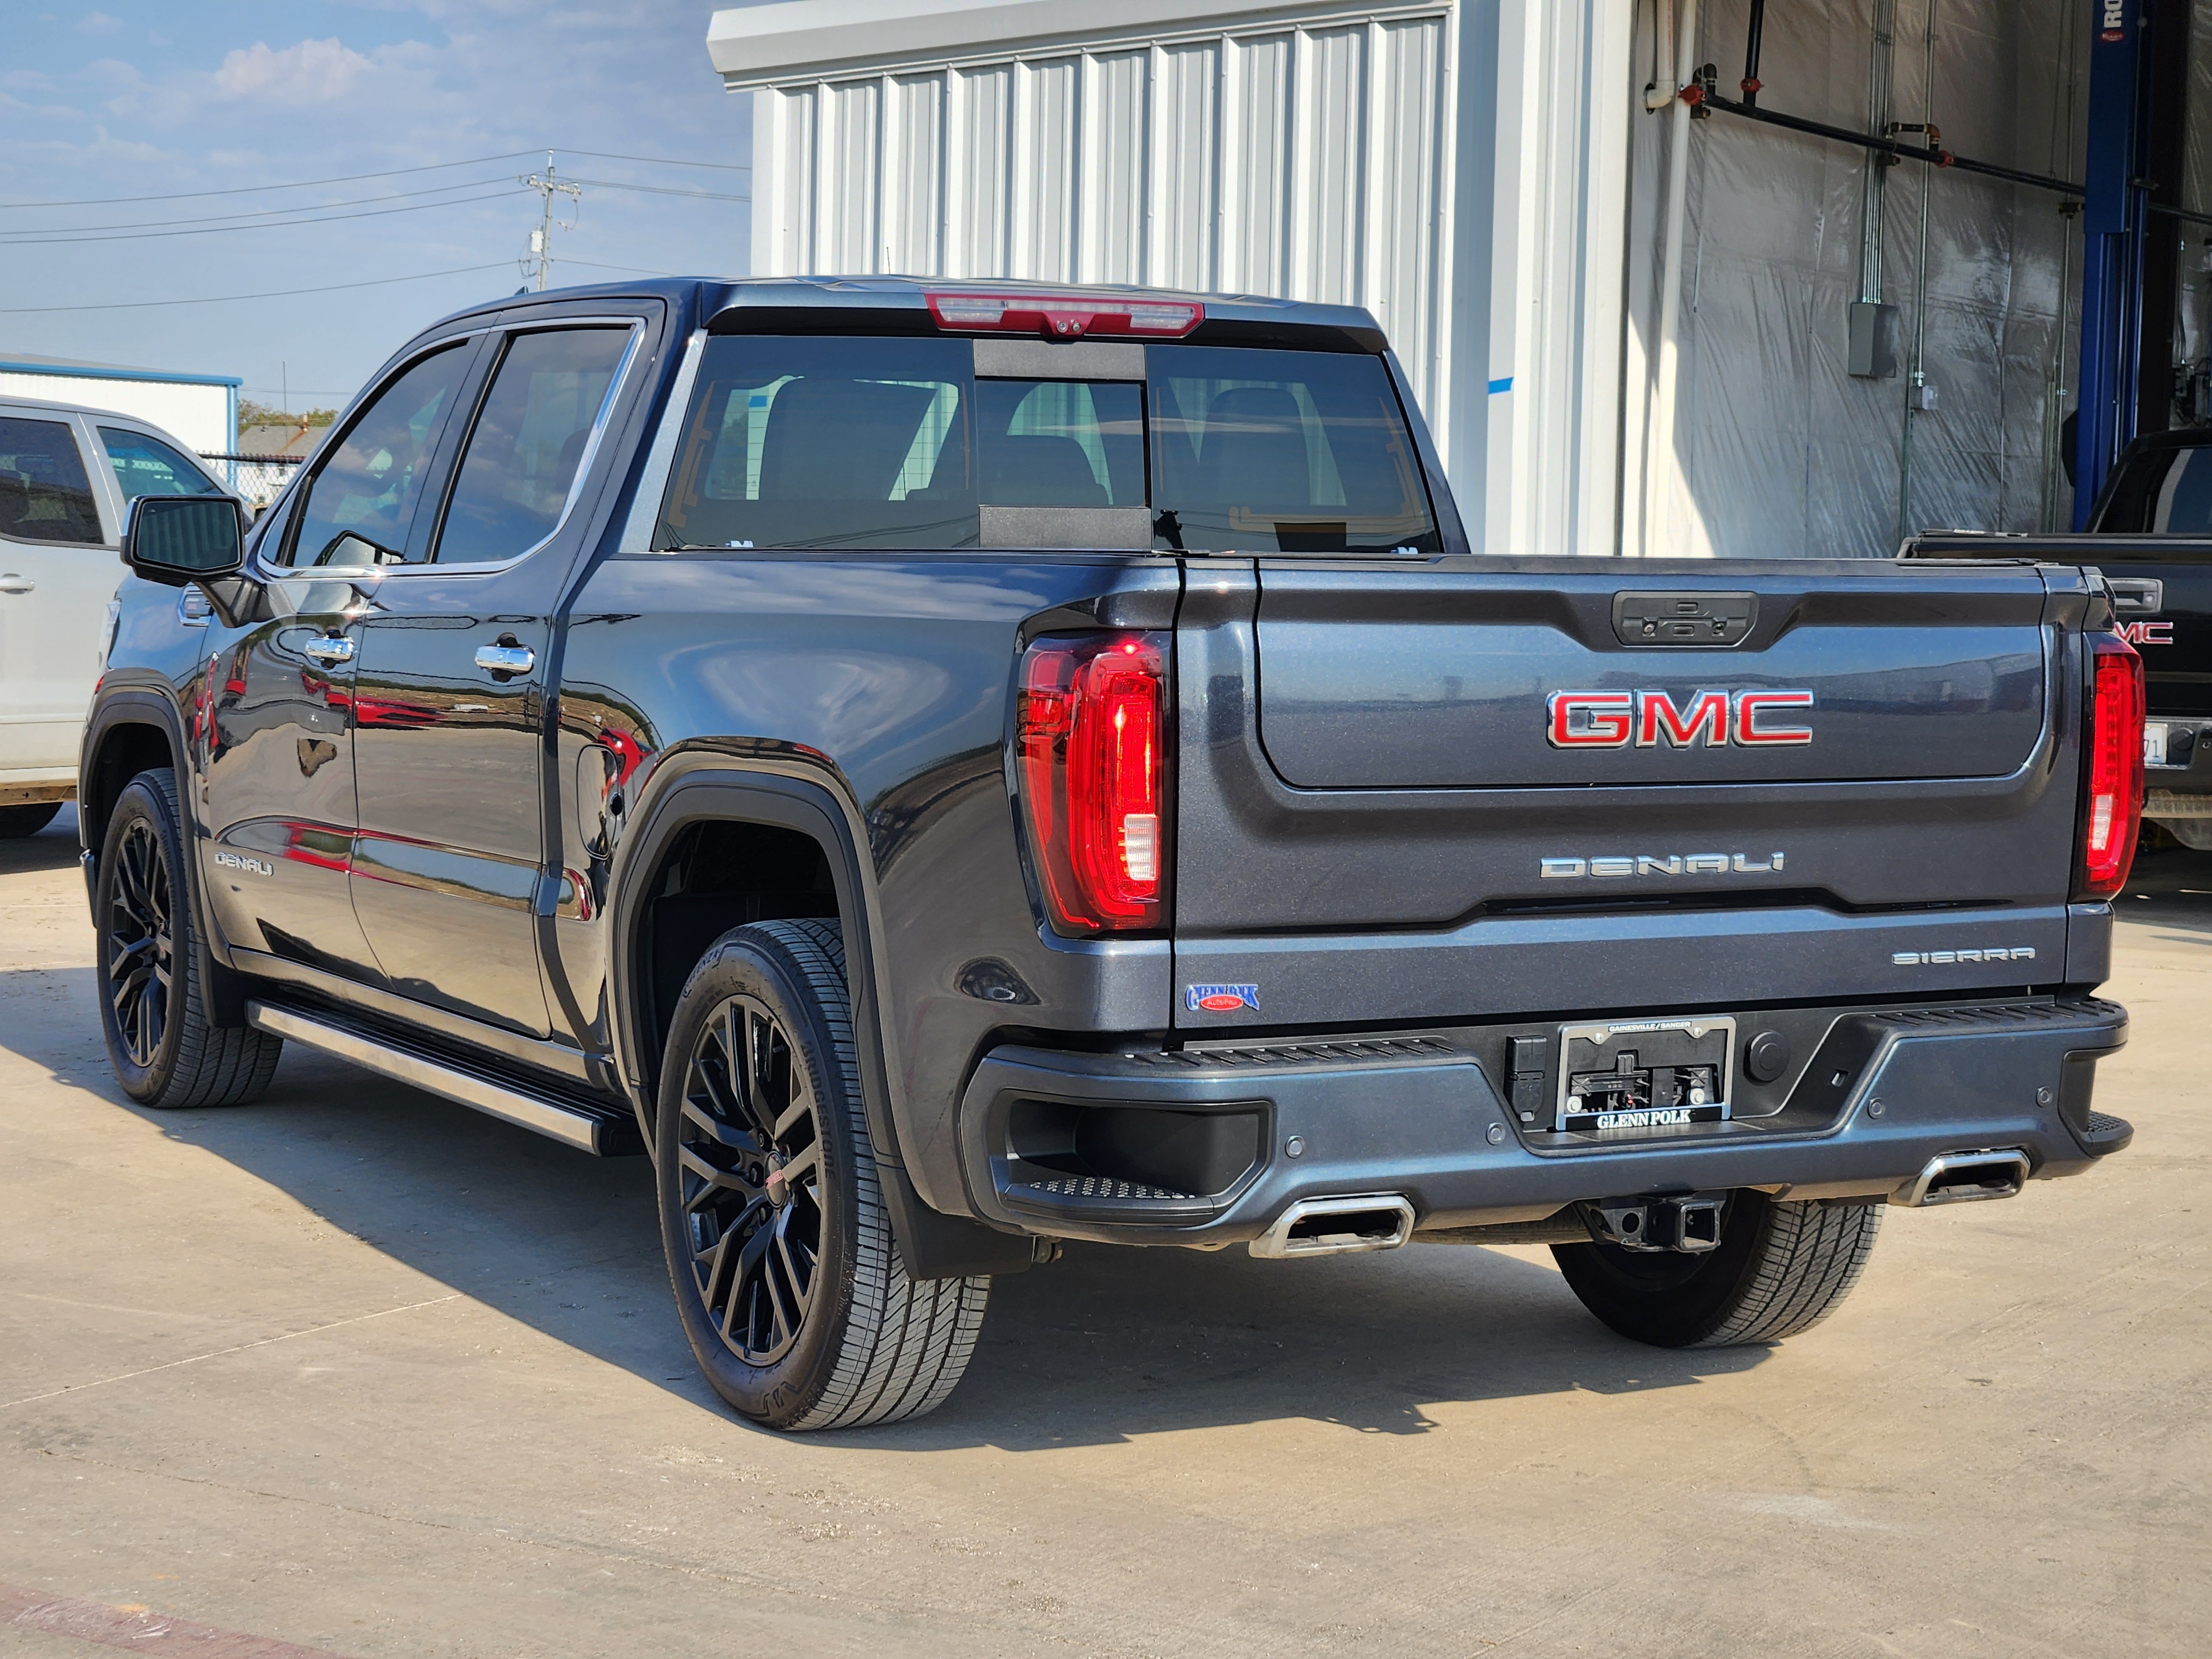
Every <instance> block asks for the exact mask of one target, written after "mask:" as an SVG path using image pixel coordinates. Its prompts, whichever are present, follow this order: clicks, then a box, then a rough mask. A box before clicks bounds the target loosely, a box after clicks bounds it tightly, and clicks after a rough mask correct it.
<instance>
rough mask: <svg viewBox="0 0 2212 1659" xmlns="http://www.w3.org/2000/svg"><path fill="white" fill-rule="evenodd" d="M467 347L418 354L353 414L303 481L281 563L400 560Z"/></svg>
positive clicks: (468, 357) (463, 366)
mask: <svg viewBox="0 0 2212 1659" xmlns="http://www.w3.org/2000/svg"><path fill="white" fill-rule="evenodd" d="M474 345H475V343H474V342H473V341H469V342H465V343H458V344H454V345H450V346H447V347H446V348H445V349H442V350H439V351H434V352H432V353H431V354H430V355H429V356H427V357H424V358H422V359H421V360H419V361H418V362H416V363H415V364H414V366H413V367H412V368H409V369H408V370H407V371H406V372H405V373H404V374H401V375H400V376H399V378H398V379H397V380H393V381H392V382H390V383H389V384H388V385H387V386H386V387H385V388H384V390H383V391H382V392H379V393H378V394H377V396H376V398H375V399H374V401H373V402H372V403H370V404H369V405H368V408H367V409H365V410H362V413H361V414H360V415H359V416H357V417H356V419H355V421H354V423H353V425H352V426H351V427H350V428H348V429H347V431H346V435H345V436H344V438H343V439H342V440H341V441H339V443H338V445H337V448H336V449H335V450H334V451H332V452H331V457H330V459H328V460H327V461H325V462H324V463H323V465H321V466H320V467H319V469H318V470H317V471H316V473H315V476H314V477H313V480H312V481H311V482H310V483H308V486H307V503H306V505H305V506H304V507H302V508H301V512H300V516H299V527H298V529H297V530H296V531H295V532H294V533H293V538H292V544H291V546H290V547H289V549H288V550H286V555H285V559H284V562H286V563H287V564H299V565H362V564H397V563H398V562H400V561H401V559H402V558H403V557H404V550H405V548H406V546H407V534H408V532H409V530H410V528H411V527H412V526H413V525H414V522H415V509H416V507H417V506H419V505H420V504H421V501H422V486H423V484H424V483H425V482H426V481H427V475H428V471H429V466H430V459H431V457H432V455H433V453H435V451H436V449H437V447H438V435H439V434H440V433H441V432H443V431H444V430H445V428H446V420H447V416H450V415H451V414H452V413H453V398H454V397H455V396H456V395H457V394H458V393H459V391H460V386H461V377H462V376H463V375H464V374H465V373H467V370H468V367H469V362H470V360H471V357H472V356H474V355H475V353H474Z"/></svg>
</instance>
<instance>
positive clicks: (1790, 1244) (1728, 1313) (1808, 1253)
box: [1552, 1189, 1882, 1348]
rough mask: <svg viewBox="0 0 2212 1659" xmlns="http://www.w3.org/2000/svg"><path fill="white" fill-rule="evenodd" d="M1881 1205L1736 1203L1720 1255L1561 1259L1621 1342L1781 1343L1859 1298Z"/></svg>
mask: <svg viewBox="0 0 2212 1659" xmlns="http://www.w3.org/2000/svg"><path fill="white" fill-rule="evenodd" d="M1881 1211H1882V1206H1881V1205H1880V1204H1864V1203H1845V1202H1838V1201H1832V1200H1830V1201H1823V1200H1814V1201H1812V1202H1810V1203H1802V1204H1789V1203H1782V1202H1778V1201H1777V1200H1773V1199H1771V1198H1769V1197H1767V1196H1766V1194H1764V1193H1759V1192H1752V1191H1750V1190H1748V1189H1747V1190H1743V1191H1739V1192H1737V1193H1735V1194H1732V1195H1731V1196H1730V1198H1729V1206H1728V1210H1727V1212H1726V1214H1725V1215H1724V1216H1723V1218H1722V1224H1721V1243H1720V1248H1719V1249H1716V1250H1712V1251H1711V1252H1709V1253H1707V1254H1705V1255H1680V1254H1677V1253H1674V1252H1671V1251H1668V1252H1661V1253H1656V1254H1644V1253H1639V1252H1636V1251H1631V1250H1624V1249H1621V1248H1620V1246H1619V1245H1618V1244H1613V1243H1607V1242H1604V1241H1600V1240H1594V1241H1593V1242H1591V1243H1588V1244H1554V1245H1553V1247H1552V1255H1553V1259H1555V1260H1556V1261H1558V1262H1559V1272H1560V1273H1561V1274H1562V1275H1563V1276H1564V1277H1565V1279H1566V1281H1567V1285H1568V1287H1569V1288H1570V1289H1571V1290H1572V1291H1574V1293H1575V1294H1576V1295H1577V1296H1578V1297H1581V1298H1582V1302H1583V1306H1584V1307H1586V1308H1588V1309H1589V1310H1590V1311H1591V1312H1592V1313H1594V1314H1595V1315H1596V1316H1598V1317H1599V1318H1600V1319H1601V1320H1602V1321H1604V1322H1605V1323H1607V1325H1610V1326H1611V1327H1612V1328H1613V1329H1614V1330H1616V1331H1618V1332H1620V1334H1621V1335H1623V1336H1626V1337H1632V1338H1633V1339H1635V1340H1637V1341H1638V1342H1649V1343H1650V1344H1652V1345H1653V1346H1656V1347H1661V1348H1725V1347H1732V1346H1736V1345H1738V1344H1741V1343H1753V1342H1779V1341H1780V1340H1783V1338H1784V1337H1790V1336H1795V1335H1796V1334H1798V1333H1799V1332H1800V1331H1804V1330H1809V1329H1811V1328H1813V1327H1814V1326H1815V1325H1817V1324H1819V1323H1820V1322H1821V1321H1822V1320H1823V1319H1826V1317H1827V1316H1829V1315H1830V1314H1832V1313H1833V1312H1834V1311H1835V1310H1836V1309H1837V1308H1838V1306H1840V1305H1841V1304H1842V1303H1843V1300H1844V1297H1846V1296H1848V1295H1850V1291H1851V1287H1852V1286H1853V1285H1856V1284H1857V1283H1858V1279H1859V1273H1860V1271H1861V1270H1862V1269H1863V1267H1865V1266H1866V1259H1867V1256H1868V1255H1869V1253H1871V1252H1872V1250H1873V1249H1874V1241H1875V1235H1876V1234H1877V1233H1879V1232H1880V1231H1881Z"/></svg>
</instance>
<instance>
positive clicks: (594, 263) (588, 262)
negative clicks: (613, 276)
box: [561, 253, 684, 277]
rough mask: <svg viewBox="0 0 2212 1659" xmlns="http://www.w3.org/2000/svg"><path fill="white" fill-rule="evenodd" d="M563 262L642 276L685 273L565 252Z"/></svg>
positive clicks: (680, 274)
mask: <svg viewBox="0 0 2212 1659" xmlns="http://www.w3.org/2000/svg"><path fill="white" fill-rule="evenodd" d="M561 263H562V264H564V265H581V266H583V267H584V269H585V270H634V271H635V272H637V274H638V275H639V276H676V277H681V276H683V275H684V273H683V272H682V271H680V270H654V269H653V267H652V266H651V265H609V264H600V263H599V261H598V260H597V259H574V258H570V257H569V256H568V255H567V254H565V253H564V254H562V256H561Z"/></svg>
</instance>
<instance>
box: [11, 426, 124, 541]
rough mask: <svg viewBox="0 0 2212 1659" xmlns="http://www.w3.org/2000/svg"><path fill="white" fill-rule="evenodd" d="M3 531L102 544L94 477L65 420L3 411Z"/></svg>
mask: <svg viewBox="0 0 2212 1659" xmlns="http://www.w3.org/2000/svg"><path fill="white" fill-rule="evenodd" d="M0 536H13V537H14V538H16V539H17V540H18V541H26V542H79V543H85V544H90V545H92V546H94V547H97V546H99V545H100V540H101V538H100V512H99V509H98V508H97V507H94V505H93V501H92V479H91V478H90V477H88V475H87V474H86V472H85V470H84V457H83V456H82V455H80V454H79V453H77V447H76V434H75V433H74V432H72V431H70V428H69V426H68V424H67V423H66V422H62V421H31V420H24V419H21V418H20V417H18V416H0Z"/></svg>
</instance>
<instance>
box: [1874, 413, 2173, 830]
mask: <svg viewBox="0 0 2212 1659" xmlns="http://www.w3.org/2000/svg"><path fill="white" fill-rule="evenodd" d="M1903 556H1904V557H1905V558H1908V559H2025V560H2032V561H2043V562H2050V563H2053V564H2079V565H2086V566H2088V567H2091V568H2095V569H2099V570H2101V571H2103V573H2104V575H2105V581H2106V586H2107V587H2109V588H2110V589H2111V592H2112V610H2113V612H2114V615H2115V617H2116V619H2117V621H2118V625H2119V631H2120V635H2121V637H2122V638H2124V639H2125V640H2126V641H2128V643H2129V644H2130V645H2132V646H2134V647H2136V650H2137V651H2138V652H2140V653H2142V661H2143V681H2144V687H2143V693H2144V705H2145V713H2146V716H2147V717H2146V719H2145V720H2144V723H2143V779H2144V783H2145V786H2146V787H2145V790H2144V797H2143V809H2142V815H2143V817H2146V818H2148V819H2149V820H2150V821H2151V822H2152V823H2156V824H2157V825H2158V826H2159V827H2160V829H2164V830H2166V832H2167V833H2168V834H2169V835H2171V836H2173V837H2174V839H2176V840H2177V841H2179V842H2181V844H2182V845H2183V846H2185V847H2191V848H2196V849H2197V850H2198V851H2199V852H2212V429H2207V428H2191V429H2185V430H2182V431H2177V432H2160V433H2154V434H2152V435H2148V436H2146V437H2142V438H2138V439H2136V441H2134V442H2133V443H2131V444H2130V445H2129V446H2128V447H2127V448H2126V449H2125V450H2124V451H2123V452H2122V453H2121V456H2120V459H2119V461H2118V464H2117V465H2114V467H2113V469H2112V477H2110V478H2109V479H2108V480H2107V481H2106V485H2105V489H2104V493H2103V494H2102V495H2100V497H2099V498H2098V501H2097V505H2096V507H2095V508H2094V509H2093V511H2092V512H2091V513H2090V515H2089V527H2088V529H2087V531H2086V532H2084V533H2082V534H2081V535H2016V534H1993V533H1984V532H1976V531H1960V530H1937V531H1929V532H1924V533H1923V534H1921V535H1919V536H1916V537H1914V538H1911V540H1910V541H1908V542H1906V543H1905V549H1904V553H1903Z"/></svg>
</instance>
